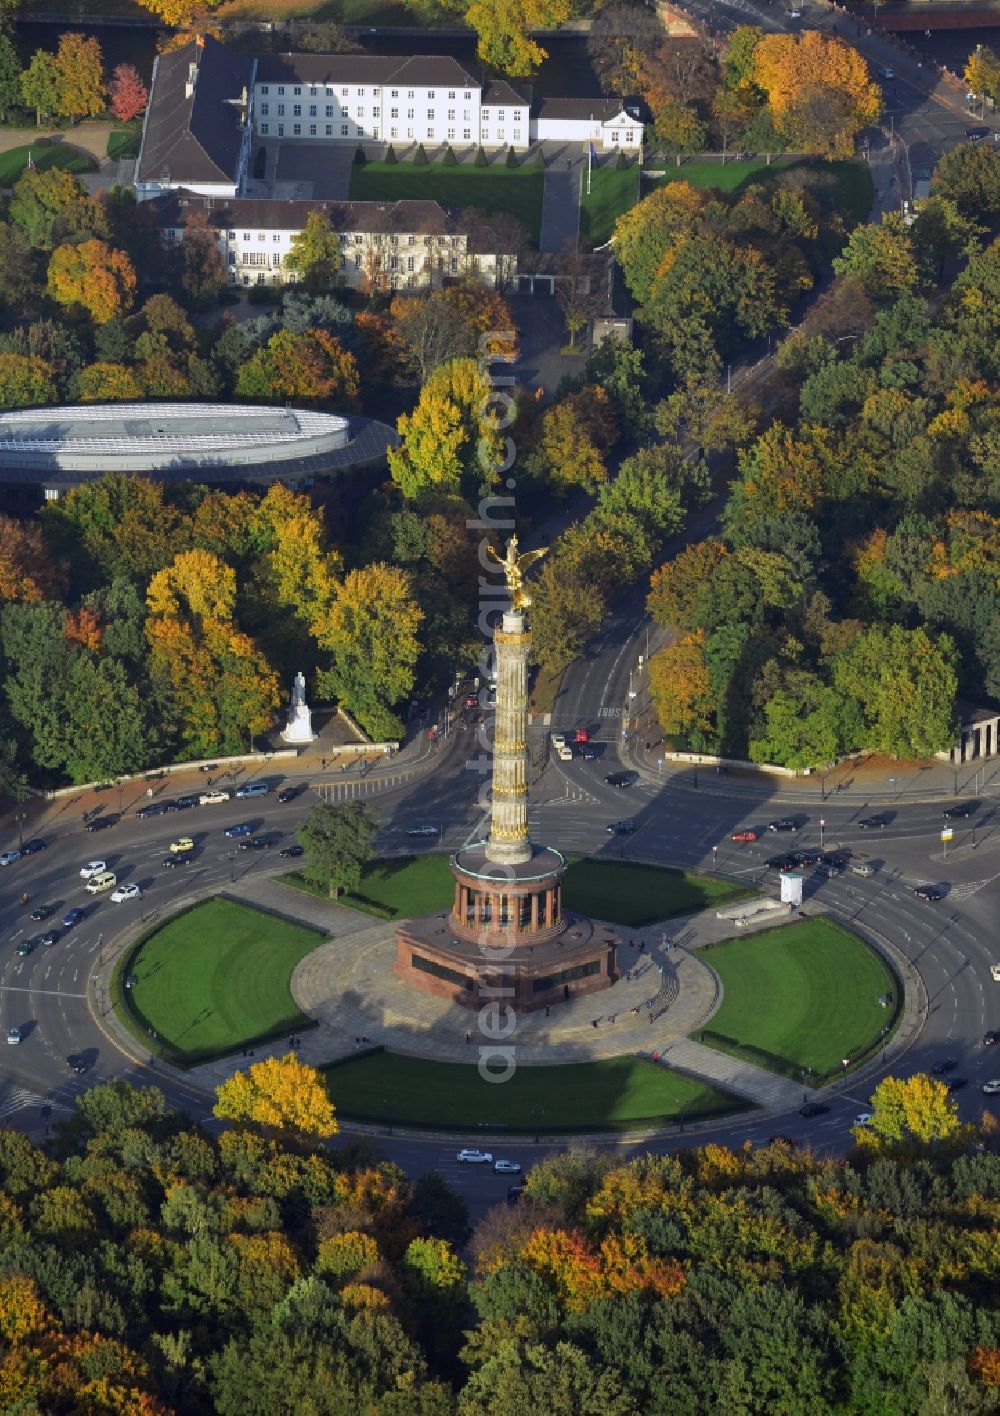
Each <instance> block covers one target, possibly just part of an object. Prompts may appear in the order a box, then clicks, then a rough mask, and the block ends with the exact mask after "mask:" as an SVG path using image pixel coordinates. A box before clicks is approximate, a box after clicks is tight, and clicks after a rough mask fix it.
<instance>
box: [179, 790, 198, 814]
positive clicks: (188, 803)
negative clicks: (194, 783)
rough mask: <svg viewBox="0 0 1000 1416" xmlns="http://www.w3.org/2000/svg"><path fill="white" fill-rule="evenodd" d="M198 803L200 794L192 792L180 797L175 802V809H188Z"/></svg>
mask: <svg viewBox="0 0 1000 1416" xmlns="http://www.w3.org/2000/svg"><path fill="white" fill-rule="evenodd" d="M197 805H198V794H197V792H192V793H190V794H189V795H188V796H182V797H178V798H177V800H176V801H175V802H174V810H175V811H187V810H188V809H189V807H192V806H197Z"/></svg>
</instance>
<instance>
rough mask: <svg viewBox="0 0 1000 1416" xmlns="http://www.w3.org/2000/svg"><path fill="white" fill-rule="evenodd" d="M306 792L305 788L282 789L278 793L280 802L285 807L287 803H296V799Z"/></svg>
mask: <svg viewBox="0 0 1000 1416" xmlns="http://www.w3.org/2000/svg"><path fill="white" fill-rule="evenodd" d="M304 791H305V787H302V786H299V787H282V789H281V791H280V792H279V793H278V800H279V801H280V802H281V803H282V805H284V803H285V802H286V801H294V800H295V798H296V797H297V796H299V795H301V793H302V792H304Z"/></svg>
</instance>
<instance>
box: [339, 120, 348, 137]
mask: <svg viewBox="0 0 1000 1416" xmlns="http://www.w3.org/2000/svg"><path fill="white" fill-rule="evenodd" d="M340 136H341V137H342V138H346V137H347V124H346V123H341V125H340Z"/></svg>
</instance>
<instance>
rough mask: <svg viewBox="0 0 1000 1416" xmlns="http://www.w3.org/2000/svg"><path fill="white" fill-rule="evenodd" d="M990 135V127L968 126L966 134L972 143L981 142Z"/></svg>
mask: <svg viewBox="0 0 1000 1416" xmlns="http://www.w3.org/2000/svg"><path fill="white" fill-rule="evenodd" d="M989 135H990V130H989V128H966V130H965V136H966V137H967V138H968V140H969V142H970V143H981V142H982V141H983V139H984V138H988V137H989Z"/></svg>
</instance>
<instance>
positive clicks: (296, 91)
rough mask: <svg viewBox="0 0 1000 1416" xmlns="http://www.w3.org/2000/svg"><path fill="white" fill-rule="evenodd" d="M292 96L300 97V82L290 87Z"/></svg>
mask: <svg viewBox="0 0 1000 1416" xmlns="http://www.w3.org/2000/svg"><path fill="white" fill-rule="evenodd" d="M292 97H293V98H301V97H302V85H301V84H296V85H295V87H294V88H293V89H292Z"/></svg>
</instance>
